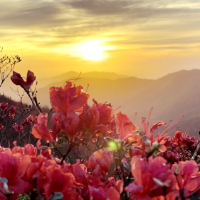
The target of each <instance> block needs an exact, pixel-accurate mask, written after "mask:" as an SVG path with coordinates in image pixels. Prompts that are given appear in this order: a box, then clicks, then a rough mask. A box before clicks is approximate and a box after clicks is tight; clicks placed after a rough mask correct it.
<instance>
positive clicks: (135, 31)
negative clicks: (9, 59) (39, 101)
mask: <svg viewBox="0 0 200 200" xmlns="http://www.w3.org/2000/svg"><path fill="white" fill-rule="evenodd" d="M0 46H3V47H4V51H3V53H1V54H2V55H4V54H6V55H15V54H18V55H19V56H20V57H21V59H22V62H21V63H19V64H17V66H16V68H15V70H16V71H18V72H20V73H22V74H25V73H26V71H27V70H28V69H29V70H32V71H34V72H35V74H36V75H37V77H50V76H55V75H59V74H61V73H66V72H68V71H76V72H88V71H109V72H116V73H118V74H123V75H129V76H135V77H139V78H158V77H161V76H164V75H165V74H167V73H171V72H174V71H178V70H181V69H187V70H189V69H192V68H197V69H200V1H199V0H151V1H150V0H32V1H31V0H1V1H0ZM91 50H92V51H91ZM0 56H1V55H0Z"/></svg>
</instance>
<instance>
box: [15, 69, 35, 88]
mask: <svg viewBox="0 0 200 200" xmlns="http://www.w3.org/2000/svg"><path fill="white" fill-rule="evenodd" d="M35 79H36V76H34V73H33V72H31V71H29V70H28V72H27V76H26V81H24V80H23V78H22V77H21V75H20V74H19V73H17V72H15V71H13V75H12V76H11V80H12V82H13V83H14V84H15V85H20V86H21V87H22V88H24V89H25V90H29V88H30V87H31V85H32V84H33V82H34V81H35Z"/></svg>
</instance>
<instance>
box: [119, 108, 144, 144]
mask: <svg viewBox="0 0 200 200" xmlns="http://www.w3.org/2000/svg"><path fill="white" fill-rule="evenodd" d="M116 123H117V126H118V133H119V138H120V140H126V139H128V138H131V137H133V138H135V139H136V142H137V143H140V142H141V139H140V138H141V137H140V136H139V135H137V134H136V133H135V132H136V131H138V130H139V127H138V126H135V125H134V124H133V123H132V122H131V121H130V120H129V118H128V116H127V115H125V114H122V113H121V112H118V113H117V115H116Z"/></svg>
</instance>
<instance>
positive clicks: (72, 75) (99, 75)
mask: <svg viewBox="0 0 200 200" xmlns="http://www.w3.org/2000/svg"><path fill="white" fill-rule="evenodd" d="M79 77H80V78H93V79H109V80H115V79H119V78H126V77H127V76H125V75H119V74H116V73H114V72H95V71H91V72H86V73H78V72H73V71H70V72H67V73H64V74H61V75H59V76H54V77H51V78H42V79H38V83H39V87H44V86H47V85H48V84H49V83H52V80H53V82H60V81H61V80H64V81H65V80H69V79H77V78H79Z"/></svg>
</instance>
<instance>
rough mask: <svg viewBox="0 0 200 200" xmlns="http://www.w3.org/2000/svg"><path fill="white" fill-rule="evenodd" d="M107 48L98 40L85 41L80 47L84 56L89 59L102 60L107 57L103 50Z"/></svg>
mask: <svg viewBox="0 0 200 200" xmlns="http://www.w3.org/2000/svg"><path fill="white" fill-rule="evenodd" d="M105 49H106V48H105V47H104V46H101V45H100V44H99V42H98V41H89V42H85V43H82V44H81V45H80V47H79V51H80V53H81V55H82V57H83V58H84V59H87V60H102V59H103V58H104V57H105V55H104V52H103V51H104V50H105Z"/></svg>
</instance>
